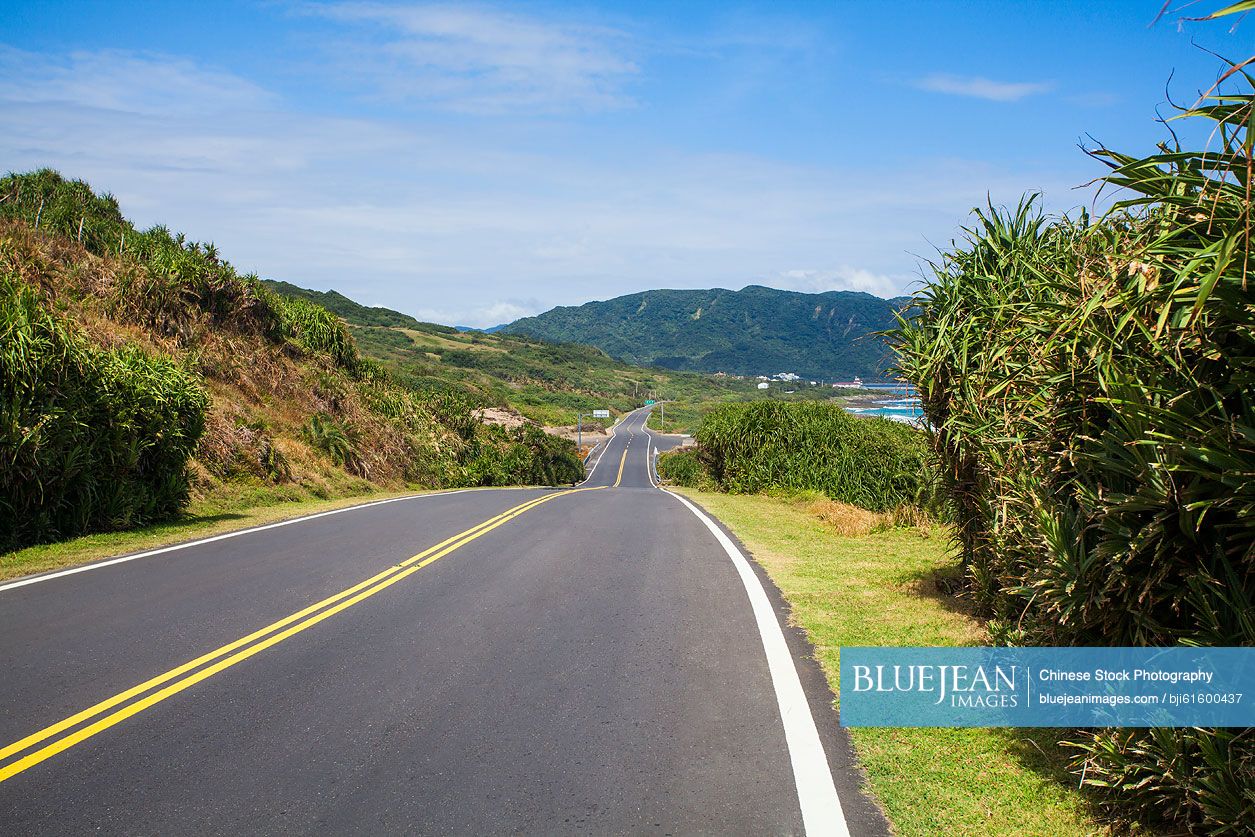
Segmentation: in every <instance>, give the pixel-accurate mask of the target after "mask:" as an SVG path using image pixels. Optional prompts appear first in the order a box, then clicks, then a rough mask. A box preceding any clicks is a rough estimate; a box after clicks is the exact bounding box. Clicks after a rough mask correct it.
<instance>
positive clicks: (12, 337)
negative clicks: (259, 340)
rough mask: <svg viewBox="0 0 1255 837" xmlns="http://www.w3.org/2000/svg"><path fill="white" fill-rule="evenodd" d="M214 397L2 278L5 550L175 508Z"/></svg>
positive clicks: (0, 447)
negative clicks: (97, 336) (110, 345)
mask: <svg viewBox="0 0 1255 837" xmlns="http://www.w3.org/2000/svg"><path fill="white" fill-rule="evenodd" d="M207 403H208V402H207V399H206V396H205V393H204V392H203V390H202V389H201V388H200V386H199V385H198V384H197V383H196V382H195V381H194V380H192V379H191V378H190V377H189V376H188V375H187V374H186V373H185V372H184V371H183V370H182V369H180V368H179V367H178V366H177V365H176V364H174V363H173V362H171V361H169V360H167V359H165V358H160V357H149V356H147V355H145V354H143V353H141V352H139V351H138V350H136V349H133V348H130V349H120V350H111V351H103V350H100V349H96V348H94V347H93V346H91V345H89V344H88V343H87V342H86V341H85V340H83V339H82V338H81V337H80V336H79V335H78V334H76V333H75V332H74V331H73V329H72V328H71V327H70V326H69V324H68V323H67V322H66V321H64V320H63V319H61V318H58V317H56V316H55V315H53V314H52V313H50V312H49V311H48V310H47V309H46V308H45V307H44V306H43V305H41V303H40V300H39V298H38V295H37V294H36V293H35V291H34V290H33V289H32V288H30V287H28V286H26V285H24V284H23V283H21V282H20V281H18V280H16V279H15V278H14V277H12V276H9V275H0V455H2V456H3V460H2V461H0V550H5V549H12V548H15V547H18V546H21V545H24V544H29V543H34V542H38V541H44V540H52V539H57V538H64V537H69V536H72V535H77V534H82V533H84V532H90V531H99V530H108V529H121V528H126V527H129V526H136V525H140V524H143V523H147V522H150V521H154V520H160V519H162V518H166V517H169V516H171V515H173V514H175V513H177V512H178V511H179V510H180V509H181V508H182V506H183V505H184V503H185V502H186V500H187V490H188V483H187V475H186V469H185V466H186V463H187V459H188V457H189V456H190V455H191V453H192V451H193V449H194V448H195V446H196V442H197V439H198V438H199V436H200V434H201V431H202V430H203V429H204V422H205V410H206V407H207Z"/></svg>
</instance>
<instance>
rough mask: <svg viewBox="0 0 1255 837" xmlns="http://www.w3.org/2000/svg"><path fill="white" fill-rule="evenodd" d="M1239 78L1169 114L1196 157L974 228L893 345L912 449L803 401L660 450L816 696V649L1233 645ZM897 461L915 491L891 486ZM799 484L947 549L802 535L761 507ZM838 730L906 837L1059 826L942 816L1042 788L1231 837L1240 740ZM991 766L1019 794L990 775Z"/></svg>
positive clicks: (1245, 83) (1244, 244)
mask: <svg viewBox="0 0 1255 837" xmlns="http://www.w3.org/2000/svg"><path fill="white" fill-rule="evenodd" d="M1234 86H1240V89H1239V90H1237V91H1234V90H1233V87H1234ZM1253 88H1255V78H1252V76H1251V75H1249V74H1247V73H1246V72H1245V71H1244V70H1243V69H1242V68H1241V67H1233V68H1232V69H1230V70H1229V72H1228V73H1226V79H1224V80H1222V84H1221V85H1220V86H1219V87H1218V88H1216V89H1213V90H1211V91H1210V92H1209V93H1208V94H1207V95H1205V96H1204V97H1203V98H1202V99H1200V102H1199V103H1198V104H1197V105H1195V106H1194V107H1193V108H1190V109H1188V110H1185V111H1184V112H1182V113H1181V114H1180V116H1181V117H1186V118H1188V119H1189V120H1190V121H1191V122H1199V121H1201V122H1204V123H1206V126H1207V130H1206V131H1205V132H1204V134H1205V135H1208V134H1209V135H1210V136H1211V137H1212V142H1213V144H1214V146H1213V147H1211V148H1209V149H1207V150H1206V151H1193V150H1190V149H1189V148H1184V147H1181V146H1179V145H1178V144H1176V143H1175V142H1168V143H1165V144H1164V145H1163V146H1161V149H1160V152H1159V153H1156V154H1153V155H1149V156H1135V155H1127V154H1123V153H1120V152H1117V151H1114V150H1111V149H1108V148H1103V147H1100V148H1097V149H1095V150H1092V151H1091V152H1090V153H1091V154H1092V156H1093V157H1095V158H1096V159H1098V160H1099V161H1101V162H1103V163H1105V164H1106V165H1107V166H1108V167H1109V172H1108V173H1107V174H1106V176H1105V177H1104V178H1103V182H1104V183H1105V184H1106V185H1107V186H1108V187H1111V188H1118V189H1120V190H1121V192H1120V200H1119V201H1118V202H1117V203H1116V204H1115V205H1114V206H1113V208H1112V209H1111V210H1110V211H1109V212H1107V213H1106V214H1104V215H1103V216H1101V217H1098V218H1093V217H1091V216H1090V215H1089V214H1087V213H1083V212H1082V213H1080V214H1078V215H1076V216H1075V217H1073V216H1061V217H1050V216H1047V215H1044V214H1043V213H1042V212H1041V210H1040V209H1039V208H1038V202H1037V200H1036V198H1035V197H1031V196H1030V197H1028V198H1026V199H1025V200H1024V201H1023V202H1022V203H1021V204H1020V205H1019V206H1018V207H1015V208H1014V209H1010V210H1004V209H997V208H993V207H990V208H987V209H985V210H979V211H976V212H975V213H974V221H973V223H972V225H971V226H970V227H969V228H967V229H965V230H964V236H963V238H962V240H960V241H957V242H955V243H954V244H953V245H952V246H951V247H950V248H948V249H947V250H945V251H944V252H942V253H941V254H940V256H939V257H938V259H937V260H936V261H935V263H933V264H932V265H931V267H932V274H933V276H932V279H931V281H930V282H929V283H928V284H927V286H926V287H925V288H924V289H923V290H921V291H920V292H919V293H918V294H917V295H916V296H915V298H914V300H913V304H912V307H911V308H910V309H909V314H908V315H904V316H903V317H902V318H901V321H900V324H899V327H898V329H897V330H896V331H895V332H894V333H893V334H892V335H891V337H892V339H893V341H894V342H895V345H896V347H897V351H898V353H899V371H900V374H901V375H902V376H903V377H904V378H905V379H906V380H907V381H909V382H910V383H911V384H913V385H914V386H915V387H917V389H918V391H919V393H920V396H921V398H922V404H923V409H924V414H925V417H926V419H927V425H926V432H922V433H921V432H915V431H909V430H906V429H903V430H902V431H901V433H902V434H910V435H911V437H912V441H909V442H908V441H906V437H905V436H904V437H903V440H902V441H901V442H900V443H899V442H897V441H895V442H894V443H892V444H890V442H889V438H890V436H891V435H892V434H890V433H889V432H888V431H887V430H883V429H874V428H876V425H875V424H873V423H871V422H864V421H861V420H854V421H855V423H856V424H859V425H861V426H862V427H863V428H866V434H867V438H871V437H879V436H883V437H884V438H883V439H879V440H878V441H877V442H876V445H878V447H874V448H871V449H869V450H871V451H875V452H874V453H872V452H869V451H863V450H860V449H859V445H861V444H862V445H866V444H868V442H866V441H865V439H864V437H863V435H862V434H854V435H851V434H850V433H849V431H848V430H846V429H845V428H844V427H843V424H842V422H840V421H831V420H830V419H829V417H826V416H823V415H822V414H820V413H818V412H808V411H807V410H806V409H803V407H802V405H772V406H771V407H770V408H768V407H764V406H762V405H752V406H740V407H732V408H718V409H715V410H714V411H711V412H709V413H708V414H707V415H706V416H705V417H704V419H703V420H702V422H701V425H700V426H699V427H698V429H697V430H696V441H697V447H696V448H694V449H689V450H680V451H677V452H674V453H671V454H667V455H664V456H663V457H661V459H660V462H659V471H660V474H661V475H662V476H663V477H664V478H666V479H668V480H669V481H671V482H672V483H673V484H676V485H681V486H689V487H691V488H695V489H699V490H700V491H699V493H696V494H694V496H695V497H697V498H698V499H700V500H701V501H702V502H703V503H704V504H706V505H707V506H708V507H709V508H710V509H711V510H712V511H714V512H715V513H716V514H719V515H720V516H721V517H722V518H723V519H724V520H725V521H726V522H727V523H728V525H729V526H731V527H732V529H733V530H734V531H736V532H737V533H738V534H739V535H741V536H742V537H743V538H744V539H745V540H746V542H747V544H748V545H750V546H751V549H754V550H755V551H756V554H757V555H758V556H759V558H760V560H763V561H764V564H765V565H766V566H767V567H768V569H769V571H770V572H771V573H772V575H773V577H775V578H776V580H777V583H779V584H780V585H781V588H782V590H783V591H784V592H785V594H786V595H787V596H788V597H789V599H790V601H791V602H792V604H793V606H794V613H795V617H796V618H797V619H799V621H801V622H802V623H803V624H804V625H805V626H806V627H807V629H808V631H809V632H810V634H811V636H812V639H814V640H815V641H816V643H817V645H818V646H819V648H820V652H821V655H822V656H823V657H824V660H825V665H826V666H827V668H828V671H829V675H830V677H831V678H832V682H833V683H834V685H835V684H836V671H837V669H836V662H835V660H836V655H835V648H833V647H832V646H835V645H841V644H846V645H853V644H863V643H867V644H883V645H910V644H924V645H928V644H943V645H944V644H951V643H952V642H968V643H990V644H1009V645H1100V646H1101V645H1146V646H1170V645H1203V646H1213V645H1215V646H1246V647H1249V646H1251V645H1255V619H1253V618H1252V614H1255V399H1253V398H1252V381H1255V303H1253V302H1252V295H1251V290H1250V285H1249V283H1250V282H1251V281H1252V280H1253V279H1252V277H1255V260H1252V257H1251V246H1250V245H1251V230H1252V225H1251V220H1252V218H1251V202H1250V189H1251V179H1250V178H1251V171H1252V168H1253V167H1255V162H1253V159H1252V147H1253V145H1255V136H1253V134H1252V131H1251V127H1252V125H1255V94H1252V92H1251V91H1252V89H1253ZM1181 133H1183V134H1185V133H1195V132H1194V131H1192V130H1191V129H1190V127H1189V126H1188V125H1187V126H1186V128H1183V129H1182V131H1181ZM810 409H814V408H810ZM925 450H927V451H929V452H930V454H929V455H925ZM905 451H909V452H910V457H913V458H908V456H907V455H906V453H905ZM908 462H909V463H912V465H913V467H914V468H915V469H916V475H917V476H918V478H919V479H918V481H917V482H915V483H914V484H912V483H910V482H909V481H906V482H898V481H896V480H899V479H900V478H901V476H902V475H901V473H900V472H899V466H900V464H906V463H908ZM799 490H809V491H820V492H822V493H823V495H824V497H825V499H824V502H828V501H844V502H845V503H849V504H852V505H853V506H855V507H857V509H855V511H858V510H860V509H861V511H862V513H863V514H875V513H880V514H882V515H883V513H884V512H885V510H886V509H890V508H894V507H895V504H901V503H912V504H913V505H914V506H915V508H916V509H917V511H918V512H919V513H920V514H921V515H922V519H931V520H936V521H945V522H946V531H948V532H949V533H950V537H949V538H935V537H932V536H930V538H929V539H925V541H923V543H925V544H927V546H924V547H923V551H924V552H927V553H928V558H927V560H924V561H922V562H921V560H920V558H921V556H920V555H919V553H918V552H915V553H914V554H912V555H906V554H903V553H900V552H898V551H897V546H895V545H897V544H900V543H901V542H902V540H901V539H902V538H909V537H910V536H909V535H908V534H907V531H908V530H904V529H903V528H901V527H895V525H894V524H895V523H900V522H902V520H903V519H904V516H903V515H902V514H898V515H896V519H889V520H886V519H884V518H883V517H881V518H879V519H877V518H876V517H870V518H861V519H860V518H858V516H857V515H856V514H854V513H852V512H851V513H845V512H843V511H842V510H840V509H838V510H836V511H831V510H830V513H829V517H830V518H832V520H839V521H843V522H841V523H839V524H834V523H833V522H832V520H830V521H829V526H830V528H831V529H832V531H833V532H836V531H838V530H840V529H841V528H842V527H843V526H844V527H845V529H844V531H857V530H859V529H862V530H864V531H866V532H868V533H869V534H867V535H863V536H857V537H851V538H850V539H848V540H833V536H828V537H826V538H825V537H824V536H821V534H820V529H819V528H818V525H817V524H812V525H810V526H809V527H808V526H806V525H804V524H803V523H801V522H799V520H798V514H799V512H804V513H806V514H809V515H810V516H811V517H812V518H815V519H816V520H820V519H821V518H822V514H821V513H820V512H819V511H817V509H816V508H808V507H806V506H805V503H804V502H803V501H802V500H797V499H793V500H788V499H781V498H780V497H779V496H776V497H774V498H773V497H764V496H762V492H766V493H770V494H776V495H780V494H781V493H782V492H783V493H784V494H785V496H786V497H787V496H788V494H789V492H793V493H795V494H796V492H798V491H799ZM912 491H917V492H918V493H916V494H915V495H914V496H913V497H912V496H911V492H912ZM712 492H720V493H712ZM753 492H759V493H760V494H759V496H756V497H755V496H740V497H737V496H729V495H736V494H741V495H748V494H750V493H753ZM806 502H811V501H806ZM821 505H822V504H821ZM898 508H901V506H898ZM785 519H788V520H790V521H792V522H791V523H790V524H789V525H786V526H783V527H782V528H777V527H776V525H775V524H772V525H768V522H769V521H773V520H775V521H783V520H785ZM851 527H852V528H851ZM799 529H801V530H803V531H804V534H803V535H798V534H797V532H798V530H799ZM816 542H820V543H824V544H826V547H824V548H819V549H816V548H815V547H814V546H813V544H814V543H816ZM947 542H949V543H952V544H953V546H952V549H951V551H950V553H949V556H947V552H946V550H945V549H944V548H943V544H945V543H947ZM869 545H870V548H869ZM759 550H761V552H762V554H759ZM884 550H888V552H889V553H890V554H892V555H894V556H895V557H894V559H893V561H892V562H891V565H889V566H885V565H881V564H880V563H879V558H878V556H879V555H881V554H882V551H884ZM924 567H927V568H928V569H927V570H926V571H925V570H924ZM882 587H883V588H885V589H881V588H882ZM952 594H957V595H952ZM886 596H888V597H891V598H894V599H895V601H896V604H895V605H893V606H890V605H889V602H888V601H887V600H886V599H885V598H884V597H886ZM862 597H866V599H867V602H866V603H867V604H873V603H874V605H875V606H874V608H873V609H871V610H869V609H868V608H867V607H864V604H865V603H864V602H863V601H862ZM934 606H935V607H936V608H938V609H945V610H949V611H952V612H955V613H961V614H963V620H962V621H963V625H964V627H962V629H961V630H959V629H958V628H955V632H954V633H943V634H942V635H939V636H938V635H933V636H929V635H928V632H927V631H923V632H921V630H920V629H919V626H918V624H917V617H910V618H908V619H898V613H900V612H901V613H910V612H911V611H912V610H914V611H918V610H919V609H920V608H924V609H929V608H932V607H934ZM956 618H957V617H956ZM957 624H958V623H957V622H956V623H954V625H957ZM954 625H951V627H954ZM852 732H853V734H854V740H855V743H856V746H857V748H858V751H859V754H860V758H861V759H862V760H863V763H864V764H865V766H866V767H867V770H868V772H869V775H870V777H871V781H872V787H873V790H874V791H875V792H876V794H877V796H878V797H879V798H880V799H881V801H882V802H883V803H884V804H885V806H886V809H887V810H888V811H889V813H890V816H891V817H892V818H893V821H894V824H895V827H897V828H898V829H899V830H901V831H902V832H903V833H920V834H926V833H927V834H930V833H1071V832H1069V831H1068V827H1065V826H1059V827H1058V828H1056V827H1053V826H1048V825H1047V824H1045V823H1044V822H1043V823H1038V822H1032V823H1025V822H1018V823H1017V822H1016V821H1015V819H1014V818H1009V819H1005V820H1003V821H1002V824H1001V826H997V825H996V821H997V819H998V818H997V817H994V816H993V815H992V814H991V819H990V820H988V821H984V822H982V821H980V818H979V817H974V818H972V819H964V818H963V816H964V815H959V818H958V819H955V820H946V819H944V817H945V814H944V813H943V812H942V809H945V808H947V807H948V806H950V805H955V806H957V807H958V809H960V810H962V809H963V808H965V807H972V808H975V807H979V806H981V805H988V806H991V810H993V809H996V808H999V807H1000V806H1002V805H1003V804H1004V802H1005V801H1006V799H1007V794H1008V793H1010V794H1011V795H1012V796H1019V810H1021V811H1023V810H1032V811H1033V812H1034V817H1036V814H1037V812H1038V811H1039V810H1041V809H1042V808H1043V806H1045V807H1046V808H1047V809H1048V808H1049V807H1050V805H1052V804H1053V803H1052V802H1051V800H1063V799H1065V798H1067V799H1069V800H1070V801H1067V802H1066V803H1060V804H1064V805H1065V807H1066V808H1067V809H1068V810H1070V811H1072V812H1073V813H1074V814H1075V815H1076V816H1079V817H1081V818H1082V819H1084V818H1085V817H1089V816H1092V815H1093V814H1094V812H1098V813H1099V814H1100V816H1101V818H1102V820H1103V821H1105V822H1108V823H1116V824H1118V827H1119V828H1120V829H1121V830H1125V829H1129V830H1134V831H1137V830H1145V829H1150V830H1156V831H1158V830H1165V831H1189V832H1196V833H1208V834H1238V833H1250V828H1251V824H1252V823H1255V736H1253V735H1252V729H1251V728H1237V729H1113V730H1093V729H1089V730H1063V731H1056V732H1054V733H1049V732H1047V733H1046V734H1044V735H1043V734H1039V733H1034V732H1029V731H1023V730H1002V731H975V730H973V731H964V730H894V731H873V730H853V731H852ZM1026 745H1027V746H1026ZM982 762H983V763H985V764H987V767H986V768H984V769H982V768H981V767H980V765H981V764H982ZM1003 762H1006V763H1010V762H1015V763H1016V764H1018V765H1020V767H1016V768H1015V770H1020V769H1021V768H1023V769H1027V770H1031V771H1034V772H1037V773H1038V774H1039V780H1038V781H1036V782H1033V781H1026V782H1017V781H1015V780H1012V779H1008V778H1007V774H1005V773H1003V772H1001V770H1000V769H996V768H995V765H999V764H1001V763H1003ZM936 765H940V767H939V768H938V767H936ZM933 781H936V782H938V783H939V784H940V783H944V784H946V785H948V786H952V787H953V788H954V790H951V791H946V790H943V789H942V788H940V787H934V786H932V785H931V782H933ZM1064 782H1067V783H1068V784H1070V785H1072V786H1073V787H1075V786H1077V785H1078V784H1079V785H1081V786H1083V789H1084V793H1085V798H1086V799H1088V800H1090V802H1091V803H1092V805H1093V807H1092V808H1091V807H1087V806H1086V805H1085V804H1083V803H1082V802H1081V801H1079V800H1078V799H1076V798H1075V797H1076V792H1075V791H1074V790H1067V789H1065V785H1064V784H1063V783H1064ZM1011 788H1018V790H1015V791H1012V790H1010V789H1011ZM956 797H958V798H956ZM964 797H966V798H967V799H966V801H965V799H964ZM939 800H944V801H942V802H940V803H939ZM1025 802H1031V805H1029V804H1024V803H1025ZM1060 822H1063V820H1061V821H1060ZM1090 827H1091V826H1089V825H1086V826H1084V827H1083V828H1082V827H1080V826H1078V830H1089V828H1090ZM1003 829H1005V830H1003Z"/></svg>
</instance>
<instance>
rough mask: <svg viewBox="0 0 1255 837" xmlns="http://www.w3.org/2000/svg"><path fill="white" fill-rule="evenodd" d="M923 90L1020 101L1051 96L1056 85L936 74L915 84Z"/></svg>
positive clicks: (974, 97) (925, 77) (989, 99)
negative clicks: (1048, 93)
mask: <svg viewBox="0 0 1255 837" xmlns="http://www.w3.org/2000/svg"><path fill="white" fill-rule="evenodd" d="M914 86H915V87H918V88H919V89H920V90H929V91H931V92H933V93H946V94H949V95H951V96H967V97H970V98H973V99H986V100H988V101H991V102H1018V101H1019V100H1020V99H1023V98H1025V97H1027V96H1036V95H1039V94H1041V93H1047V92H1049V91H1050V90H1052V89H1053V88H1054V84H1053V83H1051V82H1046V81H995V80H994V79H989V78H984V77H983V76H956V75H951V74H949V73H933V74H931V75H927V76H924V77H923V78H921V79H919V80H917V81H916V82H915V85H914Z"/></svg>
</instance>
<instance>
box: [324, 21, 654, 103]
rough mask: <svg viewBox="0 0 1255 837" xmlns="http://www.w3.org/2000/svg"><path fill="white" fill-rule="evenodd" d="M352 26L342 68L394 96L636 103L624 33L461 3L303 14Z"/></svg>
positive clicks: (412, 99) (427, 100) (430, 99)
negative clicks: (629, 89) (627, 89)
mask: <svg viewBox="0 0 1255 837" xmlns="http://www.w3.org/2000/svg"><path fill="white" fill-rule="evenodd" d="M304 9H305V11H306V12H307V13H310V14H313V15H317V16H320V17H325V18H328V19H331V20H335V21H337V22H339V23H343V24H347V25H349V26H350V27H352V29H351V30H350V31H349V32H348V33H347V34H348V35H349V36H350V37H358V38H364V39H365V40H364V41H358V42H356V43H353V42H350V43H351V44H352V45H346V44H345V43H339V44H337V46H336V52H337V53H339V54H340V57H341V58H343V59H347V60H345V61H344V62H343V63H342V64H341V71H342V72H347V73H349V74H350V75H351V76H352V77H354V78H355V79H356V80H357V81H358V82H359V83H361V84H365V85H367V86H368V87H370V88H372V90H373V92H375V93H377V94H380V95H383V96H385V97H387V98H389V99H398V100H403V101H408V102H413V103H435V104H439V105H443V106H445V107H449V108H451V109H455V110H464V111H472V112H481V113H485V112H486V113H501V112H510V111H515V110H527V111H536V110H544V111H556V110H567V109H580V110H602V109H607V108H617V107H623V106H625V105H629V104H631V99H630V97H628V96H627V95H626V94H625V93H624V92H623V89H622V88H623V85H624V83H625V82H626V81H627V80H628V79H629V78H631V77H632V76H633V75H635V74H636V73H637V69H638V68H637V66H636V64H635V63H633V62H632V61H631V60H630V59H629V58H628V57H626V55H624V48H625V46H626V42H627V38H626V36H625V35H624V33H622V32H619V31H617V30H614V29H610V28H607V27H595V26H588V25H582V24H574V23H566V22H563V21H556V20H548V19H542V18H538V17H530V16H527V15H524V14H520V13H516V12H509V11H504V10H498V9H490V8H487V7H477V6H464V5H436V4H421V5H403V6H392V5H384V4H382V3H370V2H342V3H327V4H319V5H311V6H306V7H304Z"/></svg>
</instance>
